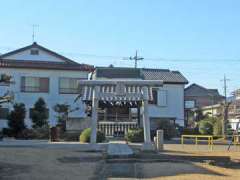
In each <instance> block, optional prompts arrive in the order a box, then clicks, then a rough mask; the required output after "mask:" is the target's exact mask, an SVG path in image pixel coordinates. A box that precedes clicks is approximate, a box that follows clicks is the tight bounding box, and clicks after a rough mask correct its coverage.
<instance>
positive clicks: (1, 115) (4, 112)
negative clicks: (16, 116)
mask: <svg viewBox="0 0 240 180" xmlns="http://www.w3.org/2000/svg"><path fill="white" fill-rule="evenodd" d="M8 113H9V109H8V108H0V119H7V116H8Z"/></svg>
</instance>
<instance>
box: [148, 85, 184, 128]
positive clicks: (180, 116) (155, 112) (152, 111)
mask: <svg viewBox="0 0 240 180" xmlns="http://www.w3.org/2000/svg"><path fill="white" fill-rule="evenodd" d="M159 90H166V91H167V105H166V106H159V105H152V104H150V105H149V106H150V107H149V116H150V118H151V117H152V118H156V117H162V118H176V123H178V124H179V125H181V126H183V125H184V85H182V84H165V85H164V86H163V87H160V88H159ZM158 101H160V99H158Z"/></svg>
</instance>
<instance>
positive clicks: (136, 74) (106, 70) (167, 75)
mask: <svg viewBox="0 0 240 180" xmlns="http://www.w3.org/2000/svg"><path fill="white" fill-rule="evenodd" d="M93 76H95V77H94V78H109V79H111V78H137V79H145V80H163V81H164V83H173V84H187V83H188V80H187V79H186V78H185V77H184V76H183V75H182V74H181V73H180V72H179V71H170V70H167V69H146V68H124V67H97V68H96V70H95V73H94V75H93Z"/></svg>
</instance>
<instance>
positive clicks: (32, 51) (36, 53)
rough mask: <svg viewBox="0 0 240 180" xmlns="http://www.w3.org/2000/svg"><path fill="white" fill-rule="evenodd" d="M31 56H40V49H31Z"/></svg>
mask: <svg viewBox="0 0 240 180" xmlns="http://www.w3.org/2000/svg"><path fill="white" fill-rule="evenodd" d="M30 54H31V55H39V51H38V49H31V50H30Z"/></svg>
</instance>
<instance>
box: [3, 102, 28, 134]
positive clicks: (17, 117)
mask: <svg viewBox="0 0 240 180" xmlns="http://www.w3.org/2000/svg"><path fill="white" fill-rule="evenodd" d="M25 116H26V109H25V105H24V104H23V103H16V104H14V105H13V111H11V112H10V113H9V115H8V118H7V119H8V126H9V128H10V129H11V131H12V136H14V137H17V136H18V134H19V133H21V132H22V131H23V130H24V129H26V126H25V123H24V119H25Z"/></svg>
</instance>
